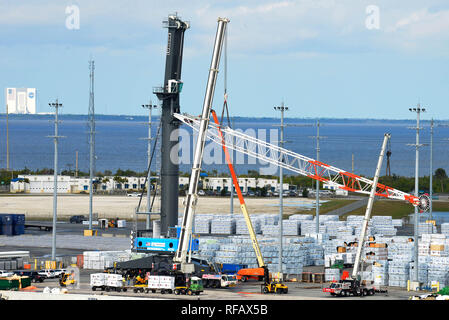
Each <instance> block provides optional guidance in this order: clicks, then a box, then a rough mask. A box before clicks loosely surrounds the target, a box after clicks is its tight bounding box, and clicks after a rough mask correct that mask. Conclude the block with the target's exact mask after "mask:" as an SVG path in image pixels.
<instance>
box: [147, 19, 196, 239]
mask: <svg viewBox="0 0 449 320" xmlns="http://www.w3.org/2000/svg"><path fill="white" fill-rule="evenodd" d="M163 23H164V27H166V28H167V29H168V41H167V51H166V62H165V79H164V85H163V87H158V88H154V90H153V93H155V94H156V95H157V97H158V99H159V100H161V102H162V114H161V129H162V134H161V234H163V235H167V232H168V230H169V227H174V226H176V225H177V223H178V192H179V190H178V188H179V163H178V160H177V159H171V157H170V155H176V156H177V155H178V150H175V149H176V148H178V140H179V138H177V136H176V137H175V135H177V133H176V130H177V129H178V127H179V125H180V122H179V120H177V119H176V118H175V117H174V116H173V114H174V113H179V111H180V109H179V94H180V92H181V90H182V81H181V67H182V51H183V46H184V32H185V31H186V30H187V29H188V28H189V24H188V23H187V22H184V21H182V20H181V19H180V18H179V17H178V16H177V15H176V14H175V15H170V16H168V20H167V21H163Z"/></svg>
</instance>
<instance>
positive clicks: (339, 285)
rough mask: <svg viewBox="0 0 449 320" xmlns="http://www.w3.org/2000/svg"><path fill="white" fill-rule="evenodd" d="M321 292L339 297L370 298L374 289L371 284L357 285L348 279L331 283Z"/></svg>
mask: <svg viewBox="0 0 449 320" xmlns="http://www.w3.org/2000/svg"><path fill="white" fill-rule="evenodd" d="M377 291H378V290H377ZM323 292H327V293H330V294H331V295H332V296H339V297H348V296H350V295H353V296H370V295H374V294H375V293H376V288H375V287H374V286H373V285H372V284H371V283H359V282H358V281H354V280H353V279H350V280H341V281H339V282H333V283H331V284H330V286H329V287H326V288H324V289H323Z"/></svg>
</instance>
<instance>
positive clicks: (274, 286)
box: [211, 110, 288, 293]
mask: <svg viewBox="0 0 449 320" xmlns="http://www.w3.org/2000/svg"><path fill="white" fill-rule="evenodd" d="M211 113H212V117H213V118H214V122H215V124H216V125H217V127H218V132H219V135H220V137H221V139H222V144H221V145H222V147H223V151H224V153H225V159H226V163H227V164H228V168H229V171H230V172H231V176H232V181H233V183H234V186H235V190H236V192H237V196H238V198H239V202H240V209H241V210H242V213H243V217H244V218H245V221H246V226H247V227H248V232H249V236H250V238H251V244H252V245H253V249H254V252H255V253H256V258H257V264H258V265H259V268H260V269H263V281H264V284H263V288H262V292H263V293H270V292H276V293H277V292H279V293H287V292H288V287H287V286H286V285H285V284H283V283H280V282H276V283H273V282H271V281H270V274H269V271H268V267H267V265H266V264H265V262H264V260H263V256H262V252H261V251H260V247H259V243H258V242H257V237H256V233H255V232H254V227H253V224H252V222H251V219H250V216H249V213H248V209H247V207H246V203H245V199H244V198H243V195H242V190H241V188H240V185H239V181H238V179H237V175H236V173H235V170H234V166H233V165H232V161H231V157H230V155H229V152H228V148H227V147H226V144H225V141H224V137H223V134H222V132H221V129H220V123H219V121H218V117H217V114H216V113H215V111H214V110H212V111H211ZM281 223H282V221H281ZM280 259H281V257H280Z"/></svg>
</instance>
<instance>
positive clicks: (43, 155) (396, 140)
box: [0, 116, 449, 176]
mask: <svg viewBox="0 0 449 320" xmlns="http://www.w3.org/2000/svg"><path fill="white" fill-rule="evenodd" d="M61 121H62V122H61V123H60V127H59V131H60V135H63V136H65V137H66V138H64V139H61V140H60V143H59V168H60V169H69V168H71V169H74V167H75V154H76V151H77V150H78V152H79V169H80V170H82V171H85V172H88V164H89V148H88V127H87V122H86V120H83V119H79V117H71V116H65V117H62V118H61ZM145 121H147V118H145V117H134V119H126V118H125V117H122V118H119V119H118V118H114V119H102V117H101V116H99V117H98V119H97V122H96V155H97V162H96V168H97V170H100V171H104V170H106V169H109V170H111V171H113V172H115V170H116V169H118V168H121V169H131V170H135V171H140V172H143V171H145V170H146V163H147V141H146V140H143V139H141V138H144V137H146V136H147V134H148V129H147V125H146V124H145ZM154 121H155V122H154V124H153V137H154V136H155V134H156V130H157V124H158V122H157V121H158V119H156V118H155V119H154ZM286 122H287V123H288V124H306V123H308V124H311V123H313V124H314V123H315V121H314V120H303V119H297V120H293V119H288V120H286ZM278 123H279V121H278V120H275V119H271V120H270V119H254V120H251V119H240V120H236V121H235V124H234V128H239V129H242V130H244V131H245V130H247V129H250V128H251V129H254V130H256V132H257V130H260V129H262V130H266V132H267V133H269V132H270V130H273V129H275V130H277V127H275V125H276V124H278ZM53 125H54V124H53V122H52V121H50V120H48V119H42V117H40V118H38V117H31V118H29V119H10V120H9V137H10V167H12V168H14V169H22V168H24V167H28V168H30V169H37V168H44V167H47V168H53V157H54V154H53V150H54V145H53V140H52V139H51V138H48V137H47V136H49V135H53V130H54V127H53ZM321 125H322V126H321V128H320V135H322V136H325V137H326V138H323V139H322V140H321V143H320V149H321V151H320V160H321V161H322V162H325V163H328V164H330V165H333V166H335V167H338V168H341V169H344V170H347V171H351V162H352V154H354V157H355V169H354V172H355V173H357V174H362V175H367V176H372V175H373V174H374V171H375V166H376V164H377V159H378V156H379V152H380V147H381V144H382V140H383V135H384V133H391V135H392V138H391V151H392V156H391V172H392V173H395V174H397V175H404V176H414V171H415V149H414V147H412V146H407V145H406V144H408V143H414V142H415V134H416V131H414V130H412V129H409V128H408V127H412V126H416V123H415V122H414V121H388V120H386V121H380V120H376V121H374V120H321ZM422 126H423V127H424V130H423V131H422V132H421V141H420V142H421V143H429V141H430V129H429V123H428V122H424V123H422ZM186 130H189V129H188V128H186ZM315 135H316V127H312V126H309V127H307V126H290V127H286V128H285V140H288V141H289V143H287V144H286V145H285V147H286V148H287V149H291V150H292V151H295V152H297V153H300V154H303V155H305V156H308V157H311V158H316V150H315V148H316V142H315V140H314V139H313V138H311V137H310V136H315ZM268 137H269V135H268ZM445 138H449V128H448V127H436V128H435V130H434V170H435V169H436V168H440V167H441V168H444V169H445V170H446V171H449V160H448V159H449V151H448V147H449V141H445V140H444V139H445ZM268 140H269V139H268ZM191 154H192V153H191ZM429 156H430V148H429V147H428V146H424V147H422V148H421V149H420V175H421V176H422V175H429ZM223 163H224V162H223ZM247 163H248V162H247V161H245V164H240V165H237V168H236V170H237V172H238V173H246V172H247V170H248V169H252V170H254V169H258V168H260V167H261V164H260V163H259V162H257V163H256V165H254V164H247ZM385 163H386V161H384V166H383V169H382V170H383V171H382V172H381V174H385ZM265 166H266V165H265ZM0 167H2V168H4V167H6V122H5V118H4V116H2V117H1V118H0ZM155 168H156V166H155V165H154V166H152V169H155ZM203 168H204V169H205V170H212V169H216V170H218V171H219V172H227V166H226V165H224V164H221V165H216V164H210V165H204V166H203ZM189 169H190V166H189V165H181V170H182V171H189ZM284 172H285V173H287V171H284Z"/></svg>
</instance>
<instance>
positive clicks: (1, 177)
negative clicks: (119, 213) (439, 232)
mask: <svg viewBox="0 0 449 320" xmlns="http://www.w3.org/2000/svg"><path fill="white" fill-rule="evenodd" d="M53 172H54V171H53V169H50V168H43V169H37V170H31V169H29V168H27V167H25V168H24V169H21V170H12V171H7V170H5V169H2V170H0V183H1V184H2V185H8V184H10V183H11V180H12V179H14V178H17V177H18V176H19V175H53ZM204 173H206V174H207V175H208V176H209V177H223V178H229V177H230V175H229V173H227V172H221V173H219V172H218V171H217V170H216V169H214V170H211V171H204ZM61 174H62V175H68V176H75V170H63V171H61ZM151 175H152V176H157V175H158V174H157V172H153V171H152V172H151ZM88 176H89V173H88V172H83V171H78V177H88ZM95 176H96V177H99V178H100V179H102V180H103V178H104V177H106V176H111V177H117V178H116V179H115V180H116V181H118V180H117V179H119V178H118V177H146V176H147V173H146V172H138V171H134V170H130V169H127V170H123V169H120V168H119V169H117V170H116V171H115V173H113V172H112V171H111V170H104V171H103V172H102V171H97V172H96V173H95ZM180 176H182V177H189V176H190V172H180ZM238 176H239V177H240V178H263V179H278V178H279V177H278V176H275V175H261V174H260V173H259V171H257V170H248V172H247V173H246V174H238ZM367 178H369V179H371V178H370V177H367ZM284 183H288V184H290V185H293V186H297V187H298V189H299V190H302V189H305V188H307V187H311V188H315V184H316V182H315V180H313V179H311V178H309V177H305V176H301V175H284ZM379 183H381V184H384V185H387V186H389V187H392V188H395V189H398V190H401V191H404V192H411V191H413V190H414V189H415V178H414V177H403V176H398V175H396V174H393V175H392V176H381V177H379ZM429 183H430V176H424V177H420V178H419V190H420V191H424V192H429ZM432 184H433V192H435V193H444V192H449V178H448V176H447V173H446V171H445V170H444V169H443V168H438V169H436V170H435V173H434V175H433V181H432ZM322 185H323V183H322V182H320V188H322Z"/></svg>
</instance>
